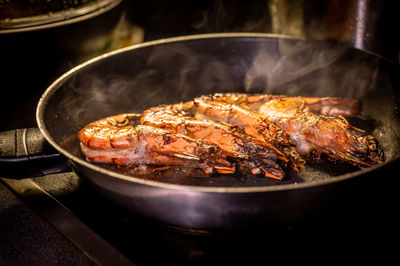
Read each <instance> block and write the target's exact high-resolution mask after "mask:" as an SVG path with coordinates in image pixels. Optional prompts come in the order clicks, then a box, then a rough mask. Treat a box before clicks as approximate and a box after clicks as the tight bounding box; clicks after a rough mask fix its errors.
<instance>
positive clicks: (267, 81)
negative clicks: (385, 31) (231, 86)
mask: <svg viewBox="0 0 400 266" xmlns="http://www.w3.org/2000/svg"><path fill="white" fill-rule="evenodd" d="M277 46H278V47H277V51H276V50H274V49H270V50H268V49H265V47H263V46H261V47H259V48H258V51H257V53H256V55H255V57H254V59H253V61H252V63H251V65H250V67H249V69H248V71H247V73H246V77H245V81H244V88H245V91H248V92H251V91H252V90H253V89H254V88H257V87H258V88H260V87H261V88H262V89H263V92H264V93H269V94H274V93H283V94H289V95H306V96H321V97H322V96H340V97H348V98H359V97H361V96H363V95H364V94H365V92H366V91H367V90H369V89H371V88H372V87H373V85H374V83H375V79H376V75H377V71H378V61H377V60H372V61H371V56H368V55H362V54H361V53H357V52H356V51H354V50H351V49H350V48H349V47H347V46H345V45H343V44H339V43H334V42H328V41H304V40H291V39H284V38H282V39H278V41H277Z"/></svg>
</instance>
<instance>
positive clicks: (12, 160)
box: [0, 128, 71, 179]
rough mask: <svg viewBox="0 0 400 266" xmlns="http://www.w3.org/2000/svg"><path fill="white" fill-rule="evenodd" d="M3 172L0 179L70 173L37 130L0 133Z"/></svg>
mask: <svg viewBox="0 0 400 266" xmlns="http://www.w3.org/2000/svg"><path fill="white" fill-rule="evenodd" d="M0 169H1V170H0V177H6V178H14V179H22V178H29V177H37V176H43V175H48V174H54V173H63V172H69V171H71V169H70V168H69V167H68V159H67V158H66V157H65V156H63V155H62V154H60V153H59V152H58V151H57V150H56V149H54V148H53V147H52V146H51V145H50V144H49V143H48V142H47V141H46V139H45V138H44V136H43V134H42V133H41V132H40V130H39V129H38V128H24V129H15V130H10V131H5V132H0Z"/></svg>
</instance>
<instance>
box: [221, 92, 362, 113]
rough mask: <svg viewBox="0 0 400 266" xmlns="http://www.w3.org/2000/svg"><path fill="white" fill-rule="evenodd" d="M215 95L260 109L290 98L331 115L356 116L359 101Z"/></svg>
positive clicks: (311, 109)
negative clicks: (273, 101)
mask: <svg viewBox="0 0 400 266" xmlns="http://www.w3.org/2000/svg"><path fill="white" fill-rule="evenodd" d="M214 97H217V98H220V99H222V100H224V101H226V102H229V103H234V104H238V105H244V106H247V107H248V108H250V109H252V110H255V111H258V110H259V108H260V107H261V105H263V104H264V103H266V102H269V101H272V100H278V99H279V100H288V101H298V102H300V101H301V102H302V103H303V104H304V106H306V107H307V108H308V109H309V110H310V111H311V112H315V113H320V114H323V115H331V116H339V115H342V116H355V115H357V113H358V108H359V103H358V101H357V100H356V99H345V98H337V97H322V98H321V97H301V96H295V97H290V96H286V95H270V94H245V93H216V94H214Z"/></svg>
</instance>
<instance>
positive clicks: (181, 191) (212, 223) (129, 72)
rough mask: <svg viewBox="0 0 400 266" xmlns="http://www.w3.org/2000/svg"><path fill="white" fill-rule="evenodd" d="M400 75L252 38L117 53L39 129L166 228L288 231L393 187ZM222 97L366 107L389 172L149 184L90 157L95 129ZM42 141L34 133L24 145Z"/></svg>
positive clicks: (80, 81) (157, 44) (81, 69)
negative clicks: (83, 139)
mask: <svg viewBox="0 0 400 266" xmlns="http://www.w3.org/2000/svg"><path fill="white" fill-rule="evenodd" d="M398 70H399V68H398V65H396V64H394V63H392V62H390V61H387V60H385V59H384V58H380V57H378V56H375V55H372V54H368V53H365V52H363V51H359V50H355V49H350V48H347V47H345V46H343V45H341V44H338V43H334V42H326V41H325V42H320V41H306V40H295V39H290V38H285V37H282V36H272V35H266V34H247V33H240V34H239V33H229V34H207V35H193V36H185V37H176V38H170V39H163V40H158V41H152V42H148V43H143V44H139V45H135V46H131V47H128V48H124V49H121V50H117V51H113V52H110V53H107V54H104V55H102V56H99V57H96V58H94V59H92V60H90V61H87V62H85V63H83V64H81V65H79V66H77V67H75V68H73V69H72V70H70V71H69V72H67V73H65V74H64V75H62V76H61V77H60V78H58V79H57V80H56V81H55V82H54V83H53V84H52V85H51V86H50V87H49V88H48V89H47V90H46V91H45V92H44V94H43V96H42V97H41V99H40V101H39V104H38V107H37V123H38V127H39V129H40V134H39V135H40V136H43V137H44V138H45V140H46V141H47V143H49V144H50V145H51V146H52V147H54V148H55V149H56V150H57V151H58V152H59V153H60V154H62V155H63V156H62V157H64V156H65V157H66V158H67V159H68V161H69V163H70V166H71V167H72V169H73V170H74V171H75V172H76V173H77V174H78V175H79V176H80V177H82V178H84V179H85V180H87V181H88V182H89V183H90V184H92V185H93V186H94V187H95V188H96V189H97V190H98V191H100V192H101V193H102V194H103V195H104V196H105V197H107V198H109V199H110V200H112V201H114V202H116V203H118V204H120V205H122V206H123V207H125V208H127V209H129V210H132V211H134V212H136V213H140V214H141V215H144V216H146V217H149V218H151V219H153V220H155V221H158V222H161V223H164V224H168V225H172V226H177V227H183V228H191V229H202V230H231V229H237V228H243V227H248V226H255V225H265V224H286V223H291V222H293V221H296V220H299V219H302V218H304V217H307V216H309V215H311V214H312V213H314V212H316V211H317V210H320V209H321V208H324V207H325V206H327V204H329V203H330V202H334V201H336V200H339V199H341V200H342V201H343V200H344V201H345V202H346V201H347V200H351V198H346V197H347V196H348V195H356V196H357V197H364V196H365V195H364V194H362V193H361V194H360V192H361V191H362V190H363V188H365V186H366V185H367V184H368V183H373V184H377V183H380V182H382V183H387V182H391V180H392V179H393V177H392V176H391V175H390V174H388V173H389V171H393V169H395V168H396V167H398V163H399V154H400V144H399V134H400V130H399V129H400V124H399V114H398V103H399V91H398V85H399V84H398V80H396V76H397V78H398V76H399V75H398ZM352 81H354V82H352ZM321 88H322V90H321ZM215 92H247V93H261V92H263V93H273V94H288V95H304V96H338V97H351V98H357V99H359V101H360V104H361V111H360V116H359V117H357V118H354V120H352V122H354V123H355V125H357V126H359V127H362V128H364V129H365V130H366V131H367V133H369V134H372V135H374V136H375V137H376V138H377V140H378V142H379V145H380V146H381V148H382V149H383V151H384V153H385V162H384V163H382V164H379V165H377V166H373V167H371V168H368V169H363V170H359V169H355V168H353V167H350V166H346V165H344V164H335V163H326V164H319V165H313V164H308V165H307V166H306V168H305V169H303V170H302V171H301V172H300V173H298V174H296V173H288V176H287V178H286V180H284V181H277V180H271V179H267V178H261V177H256V176H246V175H244V176H237V175H236V176H230V175H227V176H223V175H220V176H211V177H198V176H193V175H187V174H186V172H184V171H183V172H179V171H175V172H167V173H164V174H155V175H154V176H150V177H148V178H142V177H138V176H135V175H133V174H132V172H130V171H129V169H124V168H118V167H113V166H107V165H100V164H95V163H90V162H88V161H86V160H85V158H84V156H83V155H82V154H81V152H80V150H79V141H78V139H77V133H78V132H79V130H80V129H81V128H82V127H84V126H85V125H86V124H88V123H89V122H91V121H94V120H96V119H100V118H102V117H105V116H109V115H113V114H118V113H124V112H141V111H143V110H144V109H145V108H148V107H151V106H154V105H157V104H162V103H166V104H168V103H176V102H179V101H185V100H189V99H192V98H193V97H196V96H199V95H202V94H207V93H215ZM31 131H32V130H30V131H24V133H23V134H22V135H24V138H27V136H28V135H29V134H30V133H29V132H31ZM26 132H28V133H29V134H28V133H26ZM15 134H17V133H15ZM18 134H19V133H18ZM3 135H4V134H3ZM33 135H35V134H33ZM28 137H29V136H28ZM36 137H37V135H36ZM3 142H4V141H3ZM24 145H25V146H24V148H25V150H26V147H27V144H24ZM39 146H40V145H39ZM39 149H40V148H39ZM31 157H32V156H31ZM37 157H38V156H37ZM48 158H52V157H51V156H47V159H48ZM3 161H5V160H3ZM48 164H50V163H48ZM346 195H347V196H346Z"/></svg>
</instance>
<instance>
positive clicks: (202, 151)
mask: <svg viewBox="0 0 400 266" xmlns="http://www.w3.org/2000/svg"><path fill="white" fill-rule="evenodd" d="M136 118H138V115H137V114H121V115H116V116H112V117H107V118H104V119H101V120H98V121H95V122H93V123H90V124H89V125H87V126H86V127H85V128H83V129H82V130H81V131H80V132H79V138H80V141H81V150H82V152H83V154H84V155H85V156H86V158H87V159H88V160H89V161H92V162H100V163H113V164H116V165H138V164H151V165H168V166H178V167H179V166H184V167H193V168H201V169H202V170H204V172H205V173H207V174H209V173H212V172H217V173H224V174H226V173H234V172H235V165H234V164H232V163H231V162H229V161H227V154H226V152H224V151H222V150H220V149H219V148H218V147H217V146H216V145H213V144H209V143H206V141H201V140H195V139H192V138H189V137H187V136H184V135H182V134H178V133H175V132H171V131H168V130H163V129H160V128H154V127H150V126H146V125H138V126H136V127H135V126H134V122H133V119H136Z"/></svg>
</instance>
